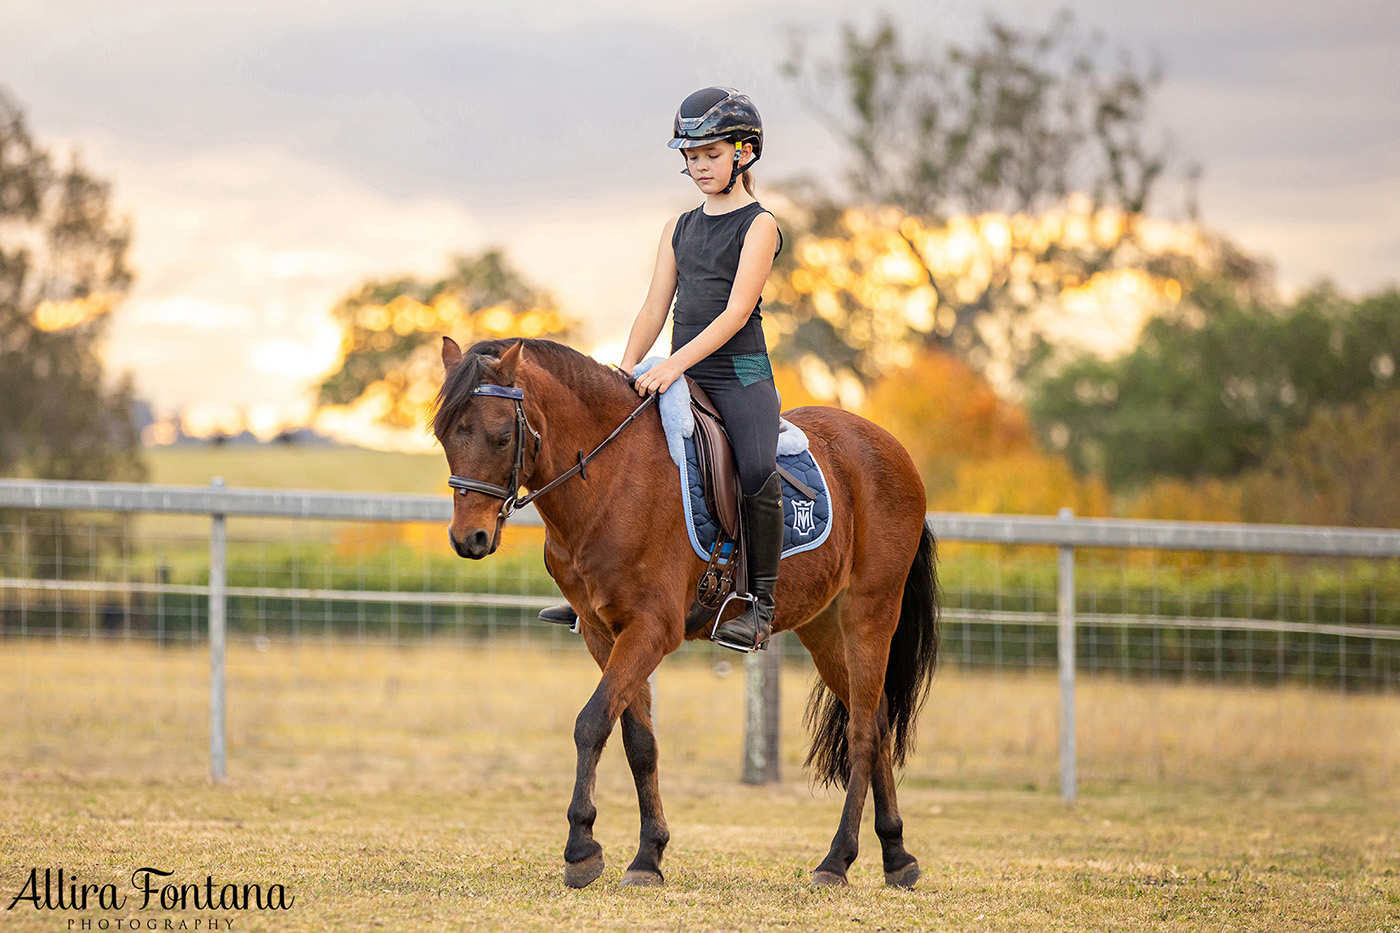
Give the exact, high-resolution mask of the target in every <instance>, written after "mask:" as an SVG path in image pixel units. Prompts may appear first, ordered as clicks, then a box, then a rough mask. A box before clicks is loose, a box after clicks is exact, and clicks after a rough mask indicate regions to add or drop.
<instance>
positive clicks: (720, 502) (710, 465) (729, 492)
mask: <svg viewBox="0 0 1400 933" xmlns="http://www.w3.org/2000/svg"><path fill="white" fill-rule="evenodd" d="M686 381H687V382H688V383H689V385H690V399H691V407H692V408H693V409H694V414H695V441H696V443H695V450H696V460H697V461H698V462H699V466H700V476H701V478H702V481H703V482H704V485H705V491H706V492H707V493H712V494H713V499H712V501H711V503H710V505H711V506H712V507H713V508H714V510H715V517H716V518H718V519H719V524H720V527H721V528H722V529H723V530H724V533H725V534H726V535H728V536H729V537H730V538H732V539H734V540H736V541H737V540H738V539H739V473H738V470H737V469H736V468H735V466H734V454H733V452H732V451H731V450H730V448H729V436H728V435H727V434H725V432H724V427H723V425H722V423H721V420H722V419H721V418H720V417H719V412H718V411H716V410H715V407H714V403H713V402H711V401H710V399H709V397H708V396H706V395H705V393H704V391H703V390H701V388H700V387H699V386H698V385H696V384H695V383H694V382H693V381H691V380H690V377H689V376H687V377H686Z"/></svg>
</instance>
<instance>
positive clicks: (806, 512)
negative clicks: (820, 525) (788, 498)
mask: <svg viewBox="0 0 1400 933" xmlns="http://www.w3.org/2000/svg"><path fill="white" fill-rule="evenodd" d="M815 506H816V503H815V502H813V501H812V500H810V499H808V500H805V501H804V500H802V499H794V500H792V512H793V519H792V530H793V533H794V534H799V535H809V534H811V533H812V532H814V531H816V530H817V524H816V522H815V521H814V520H813V518H812V509H813V508H814V507H815Z"/></svg>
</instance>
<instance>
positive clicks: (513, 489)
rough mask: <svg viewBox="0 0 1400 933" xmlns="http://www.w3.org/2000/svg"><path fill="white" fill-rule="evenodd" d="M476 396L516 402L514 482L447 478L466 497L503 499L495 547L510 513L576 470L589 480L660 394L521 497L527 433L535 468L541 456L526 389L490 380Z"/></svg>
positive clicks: (511, 479)
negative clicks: (598, 460)
mask: <svg viewBox="0 0 1400 933" xmlns="http://www.w3.org/2000/svg"><path fill="white" fill-rule="evenodd" d="M472 395H479V396H485V397H486V398H505V399H510V400H511V401H513V402H514V403H515V429H514V434H513V438H512V443H513V444H514V447H515V451H514V453H513V455H512V463H511V468H510V479H509V483H510V485H509V486H497V485H496V484H494V483H487V482H483V481H482V480H479V479H467V478H466V477H465V476H457V475H455V474H454V475H452V476H450V477H448V479H447V485H449V486H451V487H452V488H453V489H455V490H457V494H458V495H462V496H465V495H466V494H467V493H469V492H479V493H483V494H485V495H488V496H494V497H495V498H497V499H500V500H501V510H500V511H499V512H498V513H497V514H496V531H495V533H494V534H493V535H492V536H491V547H492V549H493V550H494V549H495V547H496V544H497V542H498V541H499V539H500V536H501V527H502V526H503V525H505V523H506V519H507V518H510V516H511V515H512V514H514V513H515V510H516V509H518V508H520V507H521V506H523V505H529V504H530V503H531V502H533V501H535V500H536V499H538V498H539V497H540V496H542V495H544V494H545V493H547V492H549V491H550V490H551V489H553V488H554V487H555V486H558V485H559V484H560V483H562V482H564V480H566V479H569V478H570V477H572V476H573V475H574V474H575V473H578V474H581V475H582V476H583V478H584V479H588V462H589V461H590V460H592V459H593V458H594V457H596V456H598V454H599V453H600V452H601V451H602V449H603V448H604V447H606V446H608V445H609V444H611V443H612V442H613V441H614V440H616V438H617V436H618V435H619V434H621V433H622V431H623V429H624V428H626V427H627V426H628V425H629V424H631V423H632V422H633V421H635V420H637V416H638V415H640V414H641V413H642V412H643V411H645V410H646V408H647V406H649V405H651V403H652V402H655V401H656V393H651V394H648V395H647V397H646V399H645V400H644V401H643V402H642V404H640V405H638V406H637V407H636V408H635V409H633V411H632V414H630V415H628V416H627V418H626V419H625V420H624V421H623V422H622V423H621V424H619V425H618V426H617V427H616V428H615V429H613V432H612V433H611V434H609V435H608V436H607V439H606V440H604V441H603V442H602V443H601V444H599V445H598V446H597V447H594V448H593V450H592V451H591V452H589V453H588V454H587V455H585V454H584V452H583V451H582V450H580V451H579V452H578V463H576V464H574V465H573V466H572V467H570V468H569V469H568V470H566V471H565V472H564V473H561V474H560V475H559V476H558V477H557V478H555V479H554V480H553V481H552V482H550V483H549V484H548V485H546V486H544V487H542V488H540V489H536V490H535V491H534V492H531V493H528V494H526V495H524V496H521V495H519V493H520V479H521V476H520V471H521V469H522V468H523V467H524V465H525V444H524V438H525V435H526V433H527V432H528V433H529V435H530V436H531V437H533V438H534V439H535V452H534V454H532V455H531V464H532V468H533V461H534V458H535V457H538V456H539V455H540V434H539V432H538V431H536V430H535V429H534V428H533V427H531V426H530V419H529V418H527V417H525V390H524V389H521V388H517V387H516V386H498V385H492V384H490V383H487V384H484V385H480V386H477V387H476V388H475V389H474V390H472Z"/></svg>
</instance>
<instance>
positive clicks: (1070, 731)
mask: <svg viewBox="0 0 1400 933" xmlns="http://www.w3.org/2000/svg"><path fill="white" fill-rule="evenodd" d="M0 508H12V509H24V510H32V509H39V510H64V511H76V512H111V513H151V514H172V513H173V514H185V515H207V516H209V517H210V519H211V528H210V573H209V582H208V584H207V585H204V586H201V585H197V584H196V585H189V584H173V583H168V582H155V583H145V582H138V581H122V582H104V581H96V580H65V579H52V580H36V579H29V578H26V577H13V576H9V577H3V578H0V591H6V590H9V591H14V590H20V591H23V592H25V593H29V592H45V591H47V592H53V593H67V592H80V593H89V594H95V593H121V594H125V595H131V594H157V595H159V594H171V595H184V596H206V595H207V597H208V620H209V641H210V665H211V666H210V710H211V722H210V734H211V745H210V756H211V771H212V773H213V775H214V777H215V778H216V779H222V778H223V776H224V773H225V750H224V742H223V709H224V705H223V704H224V687H223V670H222V667H223V664H222V659H223V651H224V628H225V625H224V620H225V618H226V616H225V613H226V604H227V600H228V599H229V598H250V597H256V598H276V599H288V600H323V601H339V600H344V601H354V602H360V603H373V602H393V603H405V604H417V605H422V606H482V607H499V608H512V609H534V608H539V607H542V606H544V605H548V604H550V603H552V602H553V601H554V599H553V598H549V597H543V596H528V595H511V594H501V593H479V592H443V591H424V592H411V591H409V592H406V591H403V590H400V589H397V588H394V589H390V590H367V589H344V588H338V587H319V588H318V587H304V586H292V587H265V586H257V587H250V586H233V585H229V584H228V583H227V580H226V555H227V538H226V522H227V520H228V519H229V518H231V517H239V518H242V517H257V518H283V519H308V520H326V521H350V522H395V523H401V522H432V523H436V522H446V521H447V520H448V519H449V518H450V517H451V513H452V504H451V500H450V499H449V498H448V497H447V496H409V495H364V494H349V493H326V492H314V491H297V490H260V489H230V488H226V487H224V486H223V485H222V483H221V481H218V480H216V481H215V483H214V484H213V485H211V486H210V487H207V488H206V487H181V486H152V485H132V484H117V483H78V482H59V481H35V480H14V479H0ZM927 520H928V522H929V523H930V526H931V527H932V529H933V531H934V534H935V535H936V536H937V537H938V538H939V539H940V540H942V541H959V542H966V543H976V544H992V545H1040V546H1049V547H1054V548H1056V549H1057V553H1058V559H1057V562H1056V564H1057V600H1056V608H1055V611H1054V612H1037V611H1014V610H1002V609H996V610H987V611H979V610H971V609H966V608H963V609H957V610H953V611H950V612H948V613H947V614H946V616H945V618H946V619H947V621H949V622H952V623H979V622H996V623H1000V624H1008V623H1009V624H1015V625H1023V626H1027V627H1049V626H1052V625H1053V626H1055V627H1056V629H1057V638H1056V652H1055V653H1056V659H1057V666H1058V669H1059V683H1060V775H1061V783H1060V789H1061V794H1062V795H1063V796H1064V797H1066V798H1067V799H1073V798H1074V796H1075V794H1076V784H1077V778H1076V772H1075V758H1076V753H1075V720H1074V710H1075V702H1074V693H1075V645H1076V638H1075V629H1076V625H1078V624H1089V625H1096V626H1122V627H1131V626H1157V627H1161V626H1174V627H1178V628H1182V629H1197V630H1200V629H1205V630H1213V631H1216V632H1226V631H1235V632H1247V633H1259V632H1264V633H1290V634H1305V635H1309V636H1314V635H1321V636H1328V637H1334V638H1337V639H1345V638H1365V639H1371V640H1373V641H1376V640H1379V641H1400V629H1390V628H1382V627H1371V626H1357V625H1347V624H1328V623H1321V622H1312V621H1309V622H1290V621H1287V620H1284V619H1264V620H1261V619H1245V618H1226V617H1217V618H1210V619H1199V618H1181V617H1175V616H1166V615H1160V614H1155V613H1150V614H1144V613H1134V612H1125V613H1112V614H1110V613H1078V614H1076V607H1075V589H1074V587H1075V558H1076V550H1077V549H1123V550H1142V549H1150V550H1160V551H1192V552H1196V551H1206V552H1210V551H1215V552H1232V553H1244V554H1271V555H1310V556H1321V557H1345V558H1363V559H1365V558H1369V559H1396V558H1400V532H1397V531H1387V530H1379V529H1354V528H1308V527H1296V526H1260V525H1239V524H1217V523H1207V522H1159V521H1130V520H1119V519H1098V518H1075V517H1074V516H1073V515H1071V514H1070V513H1068V510H1065V511H1062V512H1061V514H1060V515H1059V516H1058V517H1040V516H987V515H965V514H955V513H941V512H933V513H929V514H928V516H927ZM513 521H514V522H515V523H516V524H519V525H535V526H538V525H540V524H541V522H540V518H539V515H538V514H537V513H536V512H535V510H534V509H533V508H530V507H527V508H525V509H522V510H521V511H520V512H518V513H516V515H515V517H514V519H513ZM779 660H780V657H779V653H778V652H768V653H766V655H759V656H751V657H750V658H749V662H748V665H747V667H748V671H749V678H750V689H749V691H748V696H749V698H750V703H751V704H753V705H752V706H751V709H750V713H749V715H748V717H747V730H748V739H747V740H746V743H745V748H746V750H747V751H746V755H747V762H748V764H746V768H745V775H746V779H748V778H750V777H753V779H756V780H764V779H771V778H773V777H774V776H776V760H777V734H776V728H775V723H776V710H775V709H774V708H773V707H775V706H776V702H777V699H776V695H775V691H774V690H773V687H774V685H776V683H777V664H778V663H779ZM749 765H752V768H750V767H749Z"/></svg>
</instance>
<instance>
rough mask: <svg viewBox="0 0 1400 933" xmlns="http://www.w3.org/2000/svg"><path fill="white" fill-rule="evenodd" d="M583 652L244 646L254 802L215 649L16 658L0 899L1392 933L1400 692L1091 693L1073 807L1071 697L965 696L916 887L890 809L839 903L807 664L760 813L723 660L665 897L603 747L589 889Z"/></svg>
mask: <svg viewBox="0 0 1400 933" xmlns="http://www.w3.org/2000/svg"><path fill="white" fill-rule="evenodd" d="M568 648H570V649H572V650H563V651H554V652H549V651H541V650H528V651H522V650H518V649H515V648H508V647H505V646H503V645H496V646H487V647H481V646H460V645H456V644H453V643H450V642H445V643H429V644H416V645H413V646H409V647H399V648H395V647H389V646H383V645H374V644H363V645H356V644H349V645H346V644H338V643H325V644H323V643H319V642H303V643H299V644H296V643H283V642H276V641H274V642H273V643H272V644H271V645H269V646H267V648H266V650H257V649H255V648H254V647H252V646H250V645H247V644H242V643H236V644H234V645H231V646H230V651H229V658H228V671H229V715H228V730H229V751H230V775H231V780H230V783H229V784H228V785H227V786H213V785H211V784H210V783H209V782H208V781H207V780H206V779H205V777H204V774H205V770H206V768H207V758H206V755H207V708H206V705H205V703H206V697H207V693H206V691H207V681H206V677H207V673H206V672H207V658H206V656H205V655H204V654H203V653H202V652H200V651H198V650H165V651H160V650H156V649H154V648H152V647H150V646H148V645H144V644H140V643H135V642H105V641H102V640H98V641H94V642H90V643H66V644H60V645H53V644H50V643H38V642H32V641H29V642H24V641H11V642H6V643H3V644H0V670H4V671H5V672H6V676H5V677H4V678H0V893H6V892H8V893H9V897H6V898H5V899H4V901H5V904H7V903H9V900H10V898H12V897H13V896H14V894H15V893H16V892H17V891H18V889H19V887H20V885H21V884H22V883H23V879H24V878H25V877H27V873H28V871H29V869H30V868H32V867H39V868H44V867H51V868H57V867H59V866H62V867H64V868H65V869H66V870H67V871H69V872H70V873H77V874H79V875H80V876H82V877H83V878H84V880H85V881H93V882H96V881H112V882H116V883H119V884H120V885H121V886H122V887H123V888H125V885H126V879H127V877H128V876H129V875H130V873H131V871H132V870H133V869H135V868H137V867H140V866H142V865H154V866H157V867H161V868H164V869H166V870H171V871H175V872H176V873H177V875H178V877H179V880H182V881H197V882H202V881H203V879H204V877H205V876H206V875H212V876H214V878H215V880H216V881H217V882H225V881H228V882H232V881H238V882H249V881H260V882H262V883H264V884H270V883H274V882H279V883H283V884H286V885H288V886H289V887H290V892H291V893H292V894H293V895H294V896H296V897H297V901H296V904H295V905H294V907H293V909H292V910H290V911H287V912H285V913H269V914H265V915H257V914H249V915H240V916H237V917H235V920H236V925H235V927H234V929H235V930H269V931H301V930H326V929H334V930H343V929H358V928H370V927H373V928H377V929H385V930H420V929H439V928H441V929H538V930H555V929H579V930H608V929H644V930H653V929H654V930H662V929H665V930H671V929H685V930H730V929H765V930H767V929H773V930H776V929H802V930H805V929H838V928H840V929H872V930H874V929H886V930H906V929H907V930H923V929H940V930H1016V931H1039V930H1226V929H1229V930H1235V929H1240V930H1298V929H1308V930H1311V929H1329V930H1349V929H1357V930H1394V929H1398V928H1400V881H1397V878H1396V875H1395V872H1396V868H1397V863H1398V862H1400V793H1397V790H1396V788H1397V786H1400V780H1397V779H1400V717H1397V716H1396V715H1395V713H1396V708H1395V700H1394V699H1393V698H1387V697H1373V696H1362V697H1347V696H1342V695H1338V694H1321V693H1310V692H1307V691H1302V690H1291V689H1279V690H1246V689H1212V688H1207V687H1191V686H1157V687H1154V686H1149V685H1133V684H1125V683H1118V682H1114V681H1108V680H1093V679H1088V678H1086V683H1085V684H1084V685H1083V687H1082V689H1081V700H1080V730H1081V732H1080V735H1081V751H1082V755H1081V765H1080V768H1081V775H1082V777H1083V781H1084V783H1083V790H1082V796H1081V799H1080V801H1079V802H1078V803H1077V804H1075V805H1072V806H1071V805H1065V804H1064V803H1062V802H1061V801H1060V800H1059V799H1058V798H1057V796H1056V795H1055V793H1054V774H1055V761H1054V744H1055V736H1054V722H1055V713H1054V696H1055V684H1054V681H1053V679H1051V678H1049V677H1012V676H1005V675H1003V676H999V677H998V676H993V675H962V674H959V673H957V672H956V671H945V672H943V673H940V675H939V678H938V680H937V681H936V682H935V686H934V691H933V696H932V699H931V701H930V704H929V706H928V708H927V709H926V710H925V714H924V717H923V719H922V722H921V730H920V733H921V738H920V746H919V751H918V752H917V753H916V754H915V755H914V756H913V759H912V761H911V762H910V767H909V769H908V771H907V773H906V775H905V777H904V780H903V783H902V785H901V787H900V803H901V808H902V813H903V816H904V820H905V833H906V839H907V842H908V844H909V847H910V850H911V851H912V852H914V853H915V854H916V855H917V856H918V857H919V859H920V862H921V864H922V865H923V867H924V869H925V876H924V879H923V880H922V881H921V882H920V884H919V886H918V888H916V889H915V890H914V891H892V890H887V889H886V888H884V887H883V885H882V884H881V874H880V866H879V847H878V844H877V841H876V839H875V836H874V832H873V829H872V827H871V817H872V813H871V808H870V807H869V806H867V808H866V821H865V827H864V829H863V833H862V847H863V849H862V854H861V857H860V859H859V861H858V862H857V863H856V866H855V867H854V868H853V870H852V872H851V882H852V887H851V888H850V889H848V890H844V891H829V890H822V891H817V890H811V889H809V888H808V887H807V885H806V878H807V873H808V872H809V871H810V869H811V868H812V867H813V866H814V865H815V864H816V863H817V861H819V860H820V858H821V856H822V855H823V854H824V852H825V850H826V847H827V844H828V843H829V840H830V836H831V833H832V831H833V830H834V829H835V825H836V821H837V818H838V814H839V808H840V798H839V796H838V795H836V794H833V793H831V792H828V791H816V790H812V789H811V788H809V787H808V786H807V785H806V784H805V783H804V782H803V780H802V777H801V774H800V770H799V764H800V759H801V756H802V754H803V748H804V744H805V739H804V737H803V735H802V733H801V730H800V726H799V724H798V720H799V719H800V714H801V705H802V704H801V698H802V696H803V693H804V688H805V686H806V682H807V675H806V672H805V671H804V670H802V669H800V668H796V667H794V668H791V669H789V670H787V671H786V672H785V677H784V685H783V694H784V699H783V717H784V723H783V751H782V756H783V758H782V760H783V768H784V774H785V778H786V782H785V783H783V784H781V785H778V786H774V787H763V788H752V787H745V786H742V785H740V784H738V783H737V781H736V777H737V772H738V762H739V750H740V742H741V730H742V725H741V724H742V712H743V710H742V705H743V700H742V684H741V680H742V678H741V677H740V676H734V675H731V676H728V677H720V676H718V675H717V672H716V671H715V669H714V668H713V667H712V663H711V662H713V661H714V660H719V659H720V658H721V656H720V655H719V654H718V652H714V653H712V654H711V655H709V656H704V655H702V656H692V658H691V659H689V660H680V661H677V660H675V659H672V660H668V661H667V662H666V664H665V665H663V667H662V670H661V673H660V678H659V684H658V688H657V723H658V739H659V742H660V747H661V769H662V770H661V786H662V793H663V796H664V798H665V802H666V807H667V816H668V820H669V823H670V828H671V833H672V843H671V846H670V848H669V849H668V851H667V855H666V860H665V862H664V863H663V867H664V869H665V870H666V872H667V885H666V887H665V888H664V889H660V890H643V891H632V890H622V889H619V888H618V887H617V884H616V882H617V880H618V878H619V877H620V876H621V872H622V871H623V869H624V868H625V866H626V863H627V862H628V861H629V860H630V858H631V855H632V853H633V850H634V848H635V844H636V833H637V814H636V798H635V794H634V792H633V790H632V787H631V779H630V775H629V773H628V771H627V768H626V764H625V760H624V757H623V753H622V748H621V742H620V741H616V740H614V742H613V743H612V745H611V746H610V747H609V749H608V750H607V752H606V753H605V755H604V758H603V763H602V766H601V767H600V771H599V781H598V794H597V796H598V807H599V818H598V824H597V834H598V838H599V840H600V841H601V842H602V843H603V845H604V847H605V849H606V856H607V859H608V868H607V870H606V871H605V873H604V875H603V877H602V878H601V879H600V880H599V881H598V882H596V883H595V884H594V885H593V886H591V887H590V888H588V889H586V890H584V891H581V892H580V891H570V890H567V889H566V888H564V886H563V884H562V862H561V853H562V849H563V842H564V836H565V831H566V823H565V819H564V810H565V807H566V806H567V802H568V794H569V789H570V784H571V780H572V771H573V747H572V746H573V743H572V738H571V735H572V724H573V718H574V716H575V714H576V712H577V710H578V709H579V707H580V706H582V704H583V702H584V700H585V699H586V698H587V696H588V694H589V692H590V691H591V690H592V688H593V686H594V684H595V683H596V680H597V671H596V669H595V668H594V667H593V665H592V663H591V662H590V661H588V660H587V658H586V657H585V656H584V652H583V651H582V649H581V647H580V646H579V645H577V644H576V643H572V642H571V643H569V645H568ZM723 659H724V660H730V658H729V657H724V658H723ZM1028 788H1031V789H1028ZM3 907H4V904H0V908H3ZM207 915H208V914H207V912H205V913H199V912H193V911H192V912H189V913H187V914H178V913H172V914H167V913H162V912H160V911H153V912H146V913H145V914H141V913H140V912H136V911H132V910H127V911H125V912H123V913H122V914H121V916H123V917H127V918H130V917H133V916H139V917H141V919H150V918H153V917H157V918H162V919H163V918H164V917H166V916H170V917H172V918H175V919H177V920H178V919H179V918H181V917H184V918H186V919H194V918H195V917H199V916H207ZM84 916H86V917H88V918H91V919H94V920H95V919H98V918H99V917H101V916H110V915H105V914H102V913H101V912H96V911H89V912H88V913H86V914H82V913H68V914H59V913H57V912H54V913H48V912H45V913H39V912H35V911H32V910H31V909H29V908H27V907H26V906H25V905H20V906H19V907H16V909H15V910H12V911H9V912H5V913H4V914H3V923H0V927H3V929H5V930H10V929H17V930H36V931H38V930H56V929H66V921H67V919H78V918H80V917H84Z"/></svg>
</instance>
